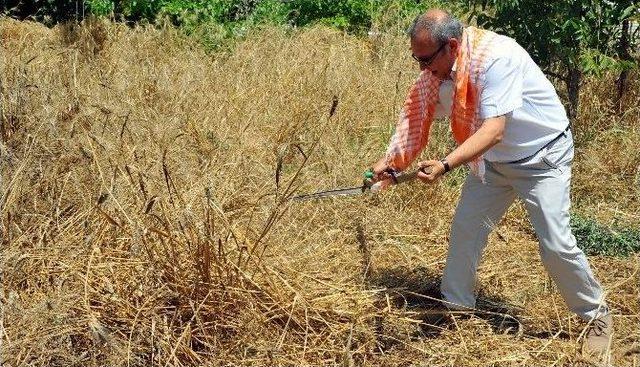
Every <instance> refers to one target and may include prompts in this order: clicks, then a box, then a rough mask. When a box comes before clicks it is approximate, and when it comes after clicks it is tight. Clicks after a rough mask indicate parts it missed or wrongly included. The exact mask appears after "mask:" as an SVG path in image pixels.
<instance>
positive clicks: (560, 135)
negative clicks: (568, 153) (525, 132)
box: [504, 124, 571, 163]
mask: <svg viewBox="0 0 640 367" xmlns="http://www.w3.org/2000/svg"><path fill="white" fill-rule="evenodd" d="M569 130H571V124H569V125H567V127H566V128H565V129H564V130H563V131H562V132H561V133H560V134H558V136H556V137H555V138H553V139H552V140H551V141H550V142H548V143H547V144H545V145H544V146H543V147H542V148H540V149H538V150H536V152H535V153H533V154H531V155H530V156H528V157H524V158H521V159H518V160H516V161H511V162H504V163H518V162H522V161H525V160H527V159H529V158H531V157H533V156H534V155H536V154H538V153H540V151H541V150H542V149H544V148H546V147H548V146H549V145H551V144H553V143H555V142H556V141H558V139H560V137H562V136H567V131H569Z"/></svg>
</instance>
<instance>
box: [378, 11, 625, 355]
mask: <svg viewBox="0 0 640 367" xmlns="http://www.w3.org/2000/svg"><path fill="white" fill-rule="evenodd" d="M410 38H411V51H412V53H413V54H412V56H413V58H414V59H416V61H418V63H419V65H420V70H421V74H420V77H419V78H418V80H417V81H416V83H415V84H414V86H413V87H412V88H411V90H410V92H409V96H408V98H407V102H406V103H405V106H404V109H403V110H402V112H401V115H400V121H399V122H398V125H397V126H396V131H395V133H394V136H393V137H392V139H391V143H390V145H389V149H388V151H387V154H386V155H385V157H383V158H382V159H381V160H380V161H378V162H377V163H376V164H375V165H374V167H373V171H374V174H375V176H374V179H373V181H380V180H387V179H389V178H390V176H389V170H393V171H400V170H403V169H405V168H406V167H407V166H408V165H409V164H410V163H411V162H412V161H413V160H414V159H415V158H416V157H417V156H418V154H419V153H420V151H421V150H422V149H423V148H424V147H425V146H426V144H427V139H428V134H429V126H430V124H431V121H432V120H433V119H434V118H436V117H439V116H442V115H444V114H446V113H450V115H451V128H452V131H453V135H454V138H455V140H456V141H457V143H458V146H457V148H456V149H455V150H453V151H452V152H451V153H449V154H448V155H447V156H446V157H444V158H443V159H440V160H427V161H424V162H420V163H419V166H420V167H422V168H424V169H425V170H424V172H422V173H420V174H419V175H418V177H419V178H420V179H421V180H422V181H424V182H425V183H433V182H435V181H437V180H438V179H439V178H440V177H441V176H442V175H444V174H445V173H446V172H448V171H449V170H453V169H455V168H457V167H459V166H461V165H463V164H467V165H469V167H470V169H471V173H470V174H469V175H468V177H467V179H466V181H465V183H464V187H463V189H462V194H461V198H460V202H459V203H458V207H457V209H456V212H455V216H454V220H453V224H452V229H451V236H450V244H449V253H448V256H447V262H446V266H445V269H444V273H443V277H442V285H441V291H442V295H443V298H444V299H443V301H444V302H443V303H444V304H445V305H446V306H447V307H449V308H453V309H463V310H464V309H473V308H474V307H475V301H476V299H475V295H474V287H475V282H476V271H477V267H478V262H479V260H480V256H481V254H482V251H483V249H484V247H485V245H486V242H487V237H488V235H489V233H490V231H491V227H492V224H494V223H498V222H499V221H500V218H501V217H502V216H503V214H504V213H505V211H506V210H507V208H508V207H509V206H510V205H511V203H512V202H513V201H514V199H515V198H516V197H519V198H520V199H522V200H523V202H524V204H525V206H526V209H527V211H528V213H529V215H530V217H531V221H532V223H533V226H534V228H535V231H536V234H537V237H538V240H539V244H540V255H541V257H542V261H543V263H544V266H545V268H546V270H547V271H548V272H549V274H550V275H551V277H552V278H553V280H554V281H555V283H556V285H557V287H558V290H559V291H560V294H561V295H562V297H563V299H564V300H565V302H566V303H567V305H568V307H569V308H570V309H571V311H573V312H575V313H576V314H578V315H579V316H580V317H581V318H582V319H584V320H586V321H588V322H590V327H589V330H588V333H587V335H586V338H585V341H584V343H583V351H584V352H585V353H589V354H592V353H598V354H600V353H603V352H606V351H607V350H608V348H609V347H610V341H611V335H612V332H613V322H612V318H611V315H610V314H609V311H608V308H607V306H606V304H605V303H604V299H603V298H604V296H603V291H602V288H601V286H600V284H598V282H597V281H596V279H595V277H594V275H593V273H592V272H591V269H590V267H589V264H588V262H587V258H586V256H585V255H584V253H583V252H582V251H581V250H580V249H579V248H578V247H577V246H576V240H575V237H574V236H573V235H572V234H571V228H570V226H569V206H570V201H569V188H570V180H571V161H572V159H573V138H572V134H571V130H570V129H569V121H568V119H567V116H566V113H565V110H564V107H563V105H562V104H561V102H560V100H559V98H558V96H557V94H556V92H555V89H554V87H553V86H552V84H551V83H550V82H549V81H548V80H547V79H546V77H545V76H544V74H543V73H542V71H541V70H540V68H539V67H538V66H537V65H536V64H535V63H534V62H533V60H532V59H531V57H530V56H529V54H528V53H527V52H526V51H525V50H524V49H523V48H522V47H520V46H519V45H518V44H517V43H516V42H515V41H514V40H513V39H511V38H508V37H505V36H501V35H497V34H495V33H493V32H489V31H485V30H481V29H478V28H473V27H467V28H465V29H464V30H463V27H462V25H461V23H460V21H459V20H457V19H455V18H453V17H452V16H451V15H450V14H448V13H446V12H444V11H442V10H437V9H434V10H430V11H429V12H427V13H426V14H424V15H421V16H419V17H418V18H416V20H415V21H414V24H413V26H412V27H411V29H410Z"/></svg>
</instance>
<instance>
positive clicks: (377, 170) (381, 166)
mask: <svg viewBox="0 0 640 367" xmlns="http://www.w3.org/2000/svg"><path fill="white" fill-rule="evenodd" d="M389 168H390V167H389V166H387V165H386V164H385V159H384V158H383V159H381V160H379V161H378V162H376V164H375V165H373V167H372V168H371V170H372V171H373V178H372V179H371V183H372V184H373V183H376V182H378V181H384V180H387V179H391V178H392V177H391V175H390V174H389V172H388V170H389Z"/></svg>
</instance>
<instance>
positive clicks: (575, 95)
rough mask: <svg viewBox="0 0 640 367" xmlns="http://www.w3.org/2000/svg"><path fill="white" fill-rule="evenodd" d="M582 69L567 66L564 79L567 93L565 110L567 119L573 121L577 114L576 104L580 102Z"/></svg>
mask: <svg viewBox="0 0 640 367" xmlns="http://www.w3.org/2000/svg"><path fill="white" fill-rule="evenodd" d="M581 80H582V71H581V70H580V69H579V68H578V67H575V66H572V67H570V68H569V73H568V75H567V79H566V85H567V94H568V95H569V110H568V111H567V113H568V117H569V120H571V121H573V120H574V119H575V118H576V116H577V115H578V104H579V102H580V81H581Z"/></svg>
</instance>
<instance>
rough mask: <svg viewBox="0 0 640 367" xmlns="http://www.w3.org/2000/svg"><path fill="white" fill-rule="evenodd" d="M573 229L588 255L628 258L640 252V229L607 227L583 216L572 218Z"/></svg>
mask: <svg viewBox="0 0 640 367" xmlns="http://www.w3.org/2000/svg"><path fill="white" fill-rule="evenodd" d="M571 228H572V230H573V235H574V236H575V237H576V240H577V241H578V246H579V247H580V248H581V249H582V250H583V251H584V252H585V253H586V254H587V255H605V256H618V257H626V256H629V255H632V254H633V253H639V252H640V228H619V227H607V226H604V225H602V224H600V223H598V222H597V221H595V220H594V219H591V218H585V217H581V216H573V217H571Z"/></svg>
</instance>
